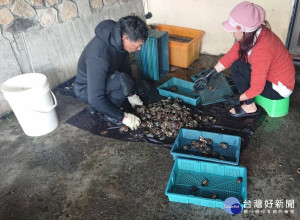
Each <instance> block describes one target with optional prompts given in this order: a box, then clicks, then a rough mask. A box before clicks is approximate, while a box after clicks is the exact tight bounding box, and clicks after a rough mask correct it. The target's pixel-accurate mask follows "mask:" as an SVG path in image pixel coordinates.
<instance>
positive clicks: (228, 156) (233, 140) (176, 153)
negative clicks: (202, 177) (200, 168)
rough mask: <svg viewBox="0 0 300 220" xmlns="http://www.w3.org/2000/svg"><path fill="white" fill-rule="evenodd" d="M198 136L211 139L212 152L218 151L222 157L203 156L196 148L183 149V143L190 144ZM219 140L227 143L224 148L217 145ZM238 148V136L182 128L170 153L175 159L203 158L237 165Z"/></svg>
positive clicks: (239, 146) (239, 141)
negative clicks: (226, 146)
mask: <svg viewBox="0 0 300 220" xmlns="http://www.w3.org/2000/svg"><path fill="white" fill-rule="evenodd" d="M200 136H202V137H204V138H209V139H211V140H212V141H213V143H212V145H211V149H212V151H214V152H218V153H219V155H220V156H221V157H222V159H220V157H217V158H213V157H205V156H204V155H203V154H202V153H201V152H200V151H199V150H197V149H193V148H189V149H188V150H184V149H183V147H184V146H185V145H190V144H191V142H192V141H194V140H197V141H198V140H199V137H200ZM221 142H226V143H227V144H228V148H227V149H224V148H222V147H221V146H219V143H221ZM240 148H241V137H239V136H233V135H227V134H219V133H213V132H206V131H200V130H192V129H186V128H182V129H180V131H179V133H178V135H177V137H176V140H175V142H174V144H173V147H172V149H171V154H172V155H173V158H174V160H176V159H177V158H186V159H193V160H204V161H210V162H217V163H224V164H231V165H238V163H239V157H240Z"/></svg>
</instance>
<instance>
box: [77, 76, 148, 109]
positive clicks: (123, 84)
mask: <svg viewBox="0 0 300 220" xmlns="http://www.w3.org/2000/svg"><path fill="white" fill-rule="evenodd" d="M150 87H151V86H150V85H149V83H147V82H146V81H145V80H137V79H134V80H133V79H131V77H130V76H128V75H127V74H125V73H121V72H118V71H116V72H115V73H113V74H112V75H110V76H109V77H108V78H107V80H106V89H105V94H106V96H107V98H108V99H109V100H110V101H111V102H112V103H113V104H114V105H115V106H117V107H120V106H121V105H122V104H123V102H124V101H125V100H126V98H127V97H128V96H130V95H133V94H134V93H135V94H137V95H139V96H140V97H142V98H144V97H146V96H147V95H148V94H149V92H150ZM74 90H75V95H76V97H77V98H79V99H80V100H81V101H82V102H84V103H86V104H89V103H88V93H87V87H84V88H82V87H81V88H80V86H76V85H75V87H74Z"/></svg>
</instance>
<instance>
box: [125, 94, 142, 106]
mask: <svg viewBox="0 0 300 220" xmlns="http://www.w3.org/2000/svg"><path fill="white" fill-rule="evenodd" d="M127 99H128V101H129V103H130V105H131V107H132V108H135V106H136V105H139V106H142V105H143V101H142V100H141V99H140V97H139V96H138V95H136V94H134V95H132V96H128V97H127Z"/></svg>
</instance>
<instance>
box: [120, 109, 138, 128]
mask: <svg viewBox="0 0 300 220" xmlns="http://www.w3.org/2000/svg"><path fill="white" fill-rule="evenodd" d="M122 122H123V124H124V125H127V126H128V127H129V128H130V129H131V130H136V129H137V128H138V127H139V126H140V124H141V120H140V119H139V118H138V117H136V116H135V115H133V114H130V113H126V112H125V114H124V118H123V119H122Z"/></svg>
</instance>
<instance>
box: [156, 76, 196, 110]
mask: <svg viewBox="0 0 300 220" xmlns="http://www.w3.org/2000/svg"><path fill="white" fill-rule="evenodd" d="M172 86H176V87H177V91H176V92H173V91H170V88H171V87H172ZM193 86H194V83H192V82H188V81H185V80H182V79H178V78H176V77H173V78H171V79H170V80H168V81H167V82H165V83H163V84H162V85H160V86H159V87H157V89H158V91H159V94H160V95H162V96H166V97H173V98H180V99H182V101H184V102H185V103H187V104H190V105H194V106H196V105H197V104H198V103H200V97H199V95H198V94H197V93H194V92H193Z"/></svg>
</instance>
